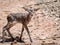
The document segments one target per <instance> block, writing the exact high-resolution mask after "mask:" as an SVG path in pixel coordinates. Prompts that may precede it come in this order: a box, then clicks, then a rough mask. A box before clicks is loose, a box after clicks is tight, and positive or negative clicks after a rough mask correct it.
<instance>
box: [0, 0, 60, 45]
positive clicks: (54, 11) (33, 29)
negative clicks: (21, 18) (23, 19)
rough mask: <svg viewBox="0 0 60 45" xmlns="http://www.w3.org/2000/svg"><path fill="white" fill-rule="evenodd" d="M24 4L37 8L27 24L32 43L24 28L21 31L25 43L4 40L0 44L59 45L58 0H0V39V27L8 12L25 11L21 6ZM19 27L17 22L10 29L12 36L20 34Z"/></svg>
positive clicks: (59, 8) (59, 11)
mask: <svg viewBox="0 0 60 45" xmlns="http://www.w3.org/2000/svg"><path fill="white" fill-rule="evenodd" d="M25 5H27V6H28V7H29V6H31V7H33V8H39V10H38V11H36V12H35V14H34V15H33V17H32V19H31V21H30V23H29V24H28V28H29V31H30V34H31V37H32V40H33V43H31V42H30V41H29V37H28V35H27V32H26V30H25V31H24V33H23V40H24V41H25V43H19V42H12V44H11V42H6V43H0V45H60V0H0V40H1V37H2V28H3V27H4V26H5V25H6V24H7V19H6V18H7V16H8V15H9V14H10V13H17V12H25V13H27V12H26V11H25V10H24V9H23V8H22V7H23V6H25ZM21 28H22V25H21V24H20V23H17V24H16V25H15V26H13V27H12V28H11V29H10V32H11V33H12V35H13V37H16V36H20V34H21ZM6 33H7V32H6ZM6 37H8V34H7V35H6Z"/></svg>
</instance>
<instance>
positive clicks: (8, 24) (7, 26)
mask: <svg viewBox="0 0 60 45" xmlns="http://www.w3.org/2000/svg"><path fill="white" fill-rule="evenodd" d="M15 24H16V23H13V22H12V23H11V22H8V23H7V25H5V26H4V27H3V31H2V38H3V42H5V40H4V36H5V31H6V30H7V32H8V34H9V35H10V36H11V38H12V39H13V40H14V38H13V36H12V34H11V33H10V31H9V29H10V28H11V27H12V26H14V25H15Z"/></svg>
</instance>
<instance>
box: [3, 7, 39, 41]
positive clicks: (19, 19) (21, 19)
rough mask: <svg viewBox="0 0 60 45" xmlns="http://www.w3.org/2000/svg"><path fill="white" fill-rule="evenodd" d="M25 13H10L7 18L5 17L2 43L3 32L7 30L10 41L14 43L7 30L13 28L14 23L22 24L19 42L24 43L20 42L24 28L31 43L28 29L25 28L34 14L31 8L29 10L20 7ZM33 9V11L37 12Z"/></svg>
mask: <svg viewBox="0 0 60 45" xmlns="http://www.w3.org/2000/svg"><path fill="white" fill-rule="evenodd" d="M22 8H23V9H24V10H25V11H27V12H28V13H10V14H9V15H8V16H7V21H8V23H7V25H5V26H4V27H3V32H2V34H3V35H2V37H3V40H2V41H3V42H4V41H5V39H4V35H5V31H6V30H7V32H8V34H9V35H10V36H11V38H12V41H14V38H13V36H12V34H11V33H10V31H9V29H10V28H11V27H13V26H14V25H15V24H16V23H21V24H22V31H21V35H20V41H21V42H24V41H23V40H22V34H23V31H24V28H25V29H26V31H27V33H28V35H29V38H30V41H31V42H32V39H31V37H30V32H29V29H28V27H27V24H28V23H29V22H30V21H31V18H32V16H33V14H34V9H33V8H32V7H30V8H25V7H22ZM37 10H38V9H37ZM37 10H36V9H35V11H37Z"/></svg>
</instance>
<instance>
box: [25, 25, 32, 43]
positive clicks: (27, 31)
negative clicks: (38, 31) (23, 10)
mask: <svg viewBox="0 0 60 45" xmlns="http://www.w3.org/2000/svg"><path fill="white" fill-rule="evenodd" d="M24 27H25V29H26V31H27V33H28V35H29V39H30V41H31V42H32V39H31V36H30V32H29V29H28V27H27V25H26V24H24Z"/></svg>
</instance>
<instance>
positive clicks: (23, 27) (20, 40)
mask: <svg viewBox="0 0 60 45" xmlns="http://www.w3.org/2000/svg"><path fill="white" fill-rule="evenodd" d="M23 31H24V26H23V25H22V31H21V35H20V42H24V41H23V40H22V35H23Z"/></svg>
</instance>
